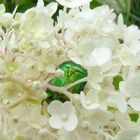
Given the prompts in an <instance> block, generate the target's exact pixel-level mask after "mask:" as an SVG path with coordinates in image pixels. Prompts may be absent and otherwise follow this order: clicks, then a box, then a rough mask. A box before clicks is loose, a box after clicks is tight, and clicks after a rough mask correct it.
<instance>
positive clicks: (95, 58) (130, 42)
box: [0, 0, 140, 140]
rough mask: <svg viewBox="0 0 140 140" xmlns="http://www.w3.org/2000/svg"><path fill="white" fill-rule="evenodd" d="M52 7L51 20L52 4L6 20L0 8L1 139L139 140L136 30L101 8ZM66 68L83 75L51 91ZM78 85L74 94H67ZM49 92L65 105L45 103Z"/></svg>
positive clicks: (84, 1) (81, 1)
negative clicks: (81, 70) (69, 65)
mask: <svg viewBox="0 0 140 140" xmlns="http://www.w3.org/2000/svg"><path fill="white" fill-rule="evenodd" d="M57 1H58V2H59V3H60V4H61V5H63V6H64V9H63V10H60V11H59V15H58V16H57V19H56V20H53V18H52V17H53V15H54V14H55V13H56V11H57V3H54V2H53V3H50V4H49V5H47V6H44V3H43V0H39V1H38V3H37V6H36V7H34V8H31V9H29V10H27V11H26V12H25V13H16V9H15V11H14V12H13V13H12V14H10V13H6V12H5V7H4V5H3V4H1V5H0V19H1V20H0V139H2V140H11V139H12V140H29V139H30V140H47V139H49V140H128V139H129V140H139V139H140V118H139V114H140V30H139V29H138V27H137V26H135V25H131V26H126V25H124V23H123V18H122V15H121V14H120V15H119V17H117V16H116V14H115V13H114V12H113V10H112V9H110V8H109V7H108V6H107V5H103V6H100V7H97V8H94V9H91V8H90V6H89V2H90V0H76V1H75V0H69V1H68V0H57ZM69 8H70V9H69ZM66 61H72V62H74V63H76V64H79V65H81V66H82V67H83V68H84V69H86V70H87V73H88V75H87V76H86V77H84V78H82V79H80V80H77V81H76V82H73V83H69V84H67V85H64V86H62V87H58V86H55V85H52V84H51V83H50V82H49V81H50V80H51V79H52V78H54V77H61V76H63V75H64V71H62V70H61V69H57V67H58V66H59V65H60V64H62V63H63V62H66ZM80 82H86V85H85V87H84V88H83V89H82V90H81V92H80V93H79V94H74V93H71V92H70V91H69V90H68V89H69V88H71V87H73V86H74V85H76V84H78V83H80ZM47 88H49V89H51V90H52V91H54V92H57V93H59V94H61V95H63V96H66V97H67V98H68V99H69V100H67V101H64V102H62V101H61V100H54V101H51V102H50V103H48V102H46V101H45V100H44V99H46V98H47V96H48V95H47V93H46V89H47Z"/></svg>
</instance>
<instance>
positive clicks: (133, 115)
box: [129, 113, 139, 122]
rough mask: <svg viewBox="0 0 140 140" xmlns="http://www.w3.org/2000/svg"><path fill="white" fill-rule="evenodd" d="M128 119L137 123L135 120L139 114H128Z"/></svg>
mask: <svg viewBox="0 0 140 140" xmlns="http://www.w3.org/2000/svg"><path fill="white" fill-rule="evenodd" d="M129 117H130V119H131V121H133V122H137V120H138V118H139V114H138V113H132V114H129Z"/></svg>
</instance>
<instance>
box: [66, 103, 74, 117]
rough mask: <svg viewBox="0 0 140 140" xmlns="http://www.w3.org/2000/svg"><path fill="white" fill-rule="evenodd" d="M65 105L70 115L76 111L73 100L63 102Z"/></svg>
mask: <svg viewBox="0 0 140 140" xmlns="http://www.w3.org/2000/svg"><path fill="white" fill-rule="evenodd" d="M63 107H64V113H65V114H67V115H70V114H74V113H75V107H74V106H73V104H72V103H71V102H69V101H67V102H65V103H64V104H63Z"/></svg>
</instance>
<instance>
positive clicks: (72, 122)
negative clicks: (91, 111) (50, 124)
mask: <svg viewBox="0 0 140 140" xmlns="http://www.w3.org/2000/svg"><path fill="white" fill-rule="evenodd" d="M77 124H78V118H77V116H76V115H75V114H73V115H71V116H70V118H69V120H68V121H67V122H65V123H64V128H65V129H66V130H67V131H72V130H74V129H75V128H76V126H77Z"/></svg>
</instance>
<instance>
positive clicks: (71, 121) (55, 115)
mask: <svg viewBox="0 0 140 140" xmlns="http://www.w3.org/2000/svg"><path fill="white" fill-rule="evenodd" d="M48 112H49V113H50V114H51V117H50V119H49V124H50V126H51V127H52V128H55V129H61V128H64V129H65V130H67V131H72V130H74V129H75V128H76V126H77V124H78V118H77V116H76V114H75V113H76V112H75V108H74V106H73V104H72V103H71V102H68V101H67V102H65V103H62V102H60V101H53V102H52V103H50V104H49V106H48Z"/></svg>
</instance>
